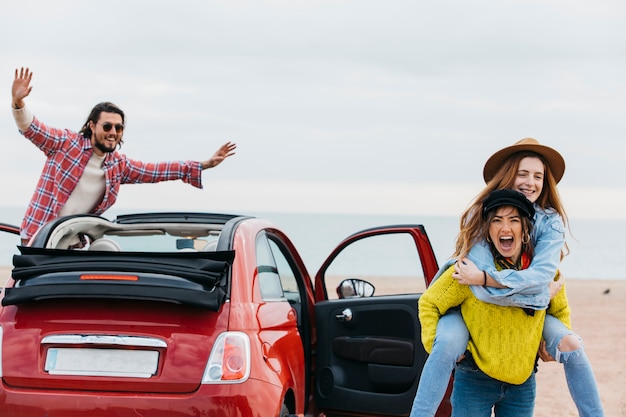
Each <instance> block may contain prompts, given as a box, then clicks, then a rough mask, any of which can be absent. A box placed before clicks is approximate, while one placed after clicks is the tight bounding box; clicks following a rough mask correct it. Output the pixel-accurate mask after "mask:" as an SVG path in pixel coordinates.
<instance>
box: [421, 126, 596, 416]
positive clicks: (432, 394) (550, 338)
mask: <svg viewBox="0 0 626 417" xmlns="http://www.w3.org/2000/svg"><path fill="white" fill-rule="evenodd" d="M564 173H565V161H564V159H563V157H562V156H561V155H560V154H559V153H558V152H557V151H556V150H554V149H552V148H550V147H548V146H544V145H541V144H540V143H539V142H538V141H537V140H535V139H532V138H526V139H522V140H520V141H518V142H517V143H515V144H514V145H512V146H508V147H506V148H503V149H501V150H499V151H498V152H496V153H494V154H493V155H492V156H491V157H490V158H489V159H488V160H487V162H486V163H485V167H484V169H483V177H484V179H485V182H486V184H487V185H486V187H485V188H484V189H483V190H482V191H481V192H480V194H479V195H478V196H477V197H476V198H475V200H474V202H473V204H472V205H471V206H470V207H469V208H468V209H467V210H466V211H465V212H464V213H463V215H462V216H461V222H460V223H461V232H460V234H459V237H458V239H457V242H456V250H455V253H454V255H453V257H452V258H451V260H450V261H448V263H446V265H444V266H443V267H442V268H441V269H440V271H439V273H438V274H437V276H439V275H440V274H441V272H442V271H444V270H446V269H447V267H448V266H450V265H452V264H454V274H453V275H452V277H453V278H454V279H456V280H457V281H458V282H459V283H460V284H463V285H469V286H470V288H471V289H472V291H473V292H474V293H475V294H476V295H477V296H478V298H479V299H481V300H482V301H486V302H489V303H494V304H498V305H505V306H514V307H515V306H517V307H520V308H530V309H533V310H537V311H541V310H544V309H545V308H546V307H547V305H548V303H549V301H550V298H551V296H553V295H554V294H556V293H557V292H558V291H559V289H560V286H561V285H562V282H563V279H559V278H560V276H559V274H558V267H559V264H560V261H561V259H562V256H563V252H562V251H563V249H566V248H567V246H566V244H565V224H566V223H567V216H566V214H565V210H564V208H563V204H562V203H561V199H560V197H559V194H558V191H557V188H556V186H557V184H558V182H559V181H560V180H561V178H562V177H563V174H564ZM498 189H513V190H517V191H520V192H522V193H523V194H524V195H525V196H526V197H527V198H528V199H529V200H530V201H531V202H532V203H534V208H535V216H534V228H533V233H532V235H531V236H530V238H531V242H532V244H533V246H534V257H533V260H532V263H531V264H530V266H529V267H528V268H527V269H525V270H523V271H516V270H513V269H503V270H497V268H495V267H494V264H493V255H492V253H491V250H490V248H489V243H488V242H485V241H482V240H481V239H480V237H479V236H477V235H471V234H468V233H466V230H468V229H472V230H476V228H475V227H476V224H477V223H479V222H481V207H482V201H483V200H484V199H485V197H486V196H487V195H489V193H491V192H492V191H494V190H498ZM468 252H469V254H468ZM457 261H459V262H457ZM554 279H557V281H554ZM543 339H544V342H542V344H541V346H542V349H541V350H540V351H539V355H540V357H541V359H542V360H544V361H548V360H555V359H556V360H557V361H558V362H560V363H562V364H563V366H564V369H565V376H566V379H567V383H568V387H569V390H570V394H571V396H572V399H573V400H574V402H575V404H576V407H577V408H578V412H579V414H580V416H581V417H590V416H594V417H598V416H600V417H601V416H603V415H604V412H603V409H602V404H601V401H600V395H599V393H598V389H597V384H596V380H595V377H594V375H593V370H592V368H591V364H590V363H589V360H588V358H587V356H586V354H585V351H584V349H583V343H582V339H581V338H580V337H579V336H578V335H576V334H575V333H574V332H573V331H572V330H571V328H569V327H568V326H566V325H565V324H564V323H562V322H561V321H559V320H558V319H556V318H555V317H553V316H551V315H548V316H547V317H546V320H545V324H544V329H543ZM467 343H468V333H467V327H466V325H465V323H464V322H463V320H462V317H461V315H460V314H459V313H458V311H455V310H453V311H450V312H448V313H447V314H446V315H444V316H443V317H442V318H441V319H440V321H439V324H438V327H437V337H436V339H435V343H434V345H433V350H432V351H431V352H430V356H429V358H428V360H427V361H426V365H425V367H424V369H423V371H422V375H421V378H420V383H419V386H418V390H417V394H416V396H415V401H414V403H413V409H412V411H411V417H418V416H419V417H428V416H434V415H435V413H436V411H437V408H438V407H439V403H440V402H441V400H442V399H443V396H444V394H445V391H446V388H447V386H448V378H447V377H446V375H447V376H449V375H450V374H451V372H452V370H453V369H454V367H455V365H456V363H457V361H458V360H459V359H460V358H461V357H462V355H463V352H465V349H466V347H467Z"/></svg>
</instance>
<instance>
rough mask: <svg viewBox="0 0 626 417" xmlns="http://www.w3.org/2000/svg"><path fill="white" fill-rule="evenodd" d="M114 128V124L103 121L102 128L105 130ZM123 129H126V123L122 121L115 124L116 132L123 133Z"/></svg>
mask: <svg viewBox="0 0 626 417" xmlns="http://www.w3.org/2000/svg"><path fill="white" fill-rule="evenodd" d="M112 128H113V124H112V123H109V122H106V123H102V130H104V131H105V132H108V131H109V130H111V129H112ZM122 131H124V125H123V124H121V123H118V124H116V125H115V132H116V133H121V132H122Z"/></svg>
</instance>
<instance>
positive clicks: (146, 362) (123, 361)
mask: <svg viewBox="0 0 626 417" xmlns="http://www.w3.org/2000/svg"><path fill="white" fill-rule="evenodd" d="M158 364H159V352H157V351H154V350H128V349H88V348H83V349H77V348H50V349H48V354H47V355H46V364H45V368H44V369H45V370H46V371H47V372H48V373H50V374H52V375H88V376H117V377H131V378H150V377H151V376H152V375H154V374H156V371H157V367H158Z"/></svg>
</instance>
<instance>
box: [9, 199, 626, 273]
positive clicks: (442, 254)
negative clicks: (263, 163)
mask: <svg viewBox="0 0 626 417" xmlns="http://www.w3.org/2000/svg"><path fill="white" fill-rule="evenodd" d="M139 211H140V210H134V209H133V210H128V211H123V210H120V209H117V208H114V209H112V210H110V211H109V212H107V213H106V214H105V216H104V217H107V218H114V217H115V216H116V215H118V214H122V213H126V212H128V213H130V212H133V213H136V212H139ZM147 211H154V210H147ZM236 214H246V215H253V216H256V217H262V218H266V219H268V220H270V221H272V222H273V223H275V224H276V225H277V226H279V227H280V228H281V229H282V230H284V231H285V232H286V233H287V235H288V236H289V237H290V238H291V240H292V241H293V243H294V244H295V246H296V248H298V251H299V253H300V255H301V256H302V259H303V260H304V262H305V264H306V266H307V269H308V270H309V273H310V274H312V275H313V274H315V273H316V272H317V270H318V269H319V267H320V266H321V264H322V263H323V261H324V260H325V259H326V257H327V256H328V255H329V254H330V252H331V251H332V250H333V249H334V248H335V247H336V245H337V244H338V243H339V242H340V241H341V240H342V239H344V238H345V237H347V236H348V235H350V234H352V233H354V232H356V231H359V230H362V229H366V228H370V227H374V226H381V225H392V224H422V225H423V226H424V227H425V228H426V232H427V234H428V237H429V238H430V241H431V244H432V246H433V248H434V251H435V254H436V256H437V260H438V262H439V263H440V264H441V263H442V262H443V261H445V260H446V259H447V258H448V257H449V256H450V254H451V253H452V250H453V247H454V240H455V238H456V234H457V231H458V218H457V217H447V216H417V215H416V216H401V215H369V214H368V215H359V214H355V215H350V214H319V213H266V212H243V211H238V212H236ZM22 215H23V209H22V208H17V207H0V222H3V223H9V224H17V225H19V224H20V222H21V217H22ZM570 227H571V232H572V235H573V236H572V235H568V236H567V242H568V245H569V249H570V254H569V255H568V256H567V257H566V258H565V259H564V260H563V262H562V264H561V272H562V273H563V275H564V276H565V277H566V278H572V279H626V272H625V271H624V268H622V266H621V263H622V259H623V258H624V252H625V248H626V246H625V245H624V242H623V236H625V235H626V220H601V219H597V220H591V219H571V220H570ZM16 243H17V239H15V237H14V236H13V237H11V236H0V265H10V264H11V258H12V256H13V254H14V253H16V252H17V250H16Z"/></svg>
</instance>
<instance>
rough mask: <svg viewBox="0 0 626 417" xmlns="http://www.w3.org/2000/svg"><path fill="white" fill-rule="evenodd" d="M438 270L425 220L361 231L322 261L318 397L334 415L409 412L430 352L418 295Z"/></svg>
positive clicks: (318, 306) (442, 410) (317, 285)
mask: <svg viewBox="0 0 626 417" xmlns="http://www.w3.org/2000/svg"><path fill="white" fill-rule="evenodd" d="M437 269H438V267H437V261H436V258H435V255H434V252H433V249H432V246H431V244H430V241H429V239H428V236H427V235H426V232H425V230H424V228H423V227H422V226H421V225H401V226H387V227H382V228H375V229H368V230H364V231H361V232H359V233H356V234H354V235H352V236H350V237H348V238H347V239H345V240H344V241H343V242H342V243H341V244H340V245H339V246H338V247H337V248H336V249H335V250H334V251H333V253H332V254H331V255H330V257H329V258H328V259H327V260H326V262H325V263H324V264H323V265H322V267H321V268H320V271H319V272H318V273H317V275H316V277H315V291H316V306H315V317H316V321H317V339H318V344H317V357H316V367H315V368H316V369H315V373H316V382H315V396H316V402H317V404H318V405H319V407H320V409H322V410H324V412H325V413H326V415H327V416H328V417H333V416H342V415H346V414H347V413H356V414H358V415H360V416H370V415H371V416H373V415H376V416H401V415H404V416H406V415H408V413H409V412H410V410H411V406H412V404H413V399H414V397H415V392H416V390H417V384H418V382H419V378H420V375H421V372H422V368H423V366H424V362H425V361H426V358H427V354H426V352H425V351H424V348H423V346H422V343H421V327H420V323H419V320H418V314H417V308H418V300H419V297H420V295H421V293H422V292H423V291H424V290H425V288H426V287H427V286H428V284H430V281H431V280H432V278H433V277H434V275H435V274H436V272H437ZM445 408H446V407H445V406H444V407H442V408H440V413H439V414H438V416H444V415H449V414H446V411H445ZM448 412H449V409H448Z"/></svg>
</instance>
